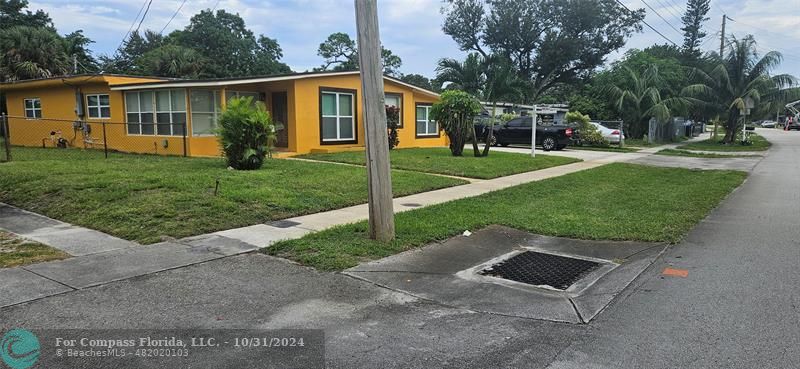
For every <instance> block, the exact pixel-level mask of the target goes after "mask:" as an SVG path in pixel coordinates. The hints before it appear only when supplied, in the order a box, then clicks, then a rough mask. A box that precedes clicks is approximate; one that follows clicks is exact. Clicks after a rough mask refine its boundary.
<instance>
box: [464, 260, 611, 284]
mask: <svg viewBox="0 0 800 369" xmlns="http://www.w3.org/2000/svg"><path fill="white" fill-rule="evenodd" d="M600 265H601V264H600V263H597V262H594V261H589V260H583V259H576V258H570V257H566V256H559V255H553V254H546V253H542V252H535V251H525V252H523V253H520V254H517V255H514V256H513V257H510V258H508V259H506V260H503V261H501V262H499V263H497V264H494V265H492V266H490V267H488V268H485V269H483V270H481V271H480V272H478V274H480V275H485V276H492V277H498V278H503V279H508V280H512V281H516V282H521V283H527V284H531V285H535V286H550V287H553V288H555V289H557V290H562V291H564V290H566V289H567V288H569V287H570V286H572V285H573V284H574V283H575V282H577V281H579V280H580V279H581V278H583V277H584V276H586V275H587V274H589V273H591V272H592V271H594V270H595V269H597V268H599V267H600Z"/></svg>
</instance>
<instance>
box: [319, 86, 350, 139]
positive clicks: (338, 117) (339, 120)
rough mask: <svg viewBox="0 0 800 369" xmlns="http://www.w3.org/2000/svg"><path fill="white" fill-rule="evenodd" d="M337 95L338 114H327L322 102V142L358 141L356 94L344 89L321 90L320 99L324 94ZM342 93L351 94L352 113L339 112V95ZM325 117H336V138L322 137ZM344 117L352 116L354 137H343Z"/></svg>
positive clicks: (320, 122) (320, 121) (320, 123)
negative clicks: (342, 113)
mask: <svg viewBox="0 0 800 369" xmlns="http://www.w3.org/2000/svg"><path fill="white" fill-rule="evenodd" d="M325 94H328V95H335V96H336V99H335V104H336V115H325V114H324V112H323V109H322V104H320V107H319V108H320V120H319V125H320V139H321V141H322V142H342V141H347V142H350V141H356V134H357V133H356V117H355V114H356V94H354V93H352V92H343V91H334V90H322V91H320V99H322V95H325ZM341 95H348V96H350V112H351V115H340V114H339V96H341ZM325 118H336V138H325V137H322V129H321V128H322V122H323V121H324V119H325ZM342 118H350V124H351V126H352V130H351V132H353V136H352V137H341V133H342V130H341V129H340V128H341V126H342Z"/></svg>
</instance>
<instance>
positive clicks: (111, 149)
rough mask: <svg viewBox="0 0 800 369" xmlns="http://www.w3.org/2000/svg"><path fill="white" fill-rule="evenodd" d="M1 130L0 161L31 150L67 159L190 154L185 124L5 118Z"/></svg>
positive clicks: (1, 120)
mask: <svg viewBox="0 0 800 369" xmlns="http://www.w3.org/2000/svg"><path fill="white" fill-rule="evenodd" d="M0 126H2V128H0V137H1V138H0V149H2V154H0V161H11V160H13V159H14V156H15V154H19V153H25V152H26V150H30V148H40V149H50V150H53V153H58V155H64V156H66V155H87V154H89V155H91V154H93V155H102V156H104V157H106V158H108V157H109V155H110V154H113V153H136V154H154V155H173V156H187V154H188V152H187V151H188V147H187V144H188V143H187V137H186V123H185V122H183V123H178V124H171V125H163V126H162V125H157V124H142V123H136V124H129V123H122V122H112V121H104V120H102V121H101V120H93V121H83V120H65V119H50V118H27V117H18V116H6V115H3V116H2V117H1V118H0ZM132 132H133V133H132ZM156 133H164V134H156Z"/></svg>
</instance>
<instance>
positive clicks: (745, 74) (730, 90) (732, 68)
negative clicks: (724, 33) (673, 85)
mask: <svg viewBox="0 0 800 369" xmlns="http://www.w3.org/2000/svg"><path fill="white" fill-rule="evenodd" d="M726 55H727V57H726V58H725V60H721V61H719V63H718V64H717V65H715V66H714V67H713V68H712V69H711V70H710V71H703V70H701V69H699V68H695V69H693V74H694V75H695V76H697V78H699V79H701V80H702V81H703V82H701V83H697V84H693V85H690V86H688V87H686V88H685V89H684V93H685V94H687V95H689V96H694V97H697V98H698V99H700V100H702V101H703V102H704V103H705V104H707V105H708V106H709V107H712V108H713V109H715V110H716V111H717V112H718V113H719V115H720V118H721V119H722V120H723V121H724V125H725V137H724V138H723V142H724V143H728V144H730V143H733V142H734V141H735V138H736V133H737V132H739V129H740V128H741V125H742V124H744V119H743V117H742V116H741V114H740V111H741V110H742V109H744V108H745V106H746V105H745V101H746V100H748V99H752V100H753V102H754V103H755V106H756V111H754V112H753V113H755V112H757V111H758V110H759V109H762V110H771V107H770V106H769V104H770V103H775V102H783V101H788V100H792V99H796V98H800V88H798V87H795V86H796V84H797V79H796V78H795V77H793V76H791V75H788V74H779V75H774V76H773V75H771V74H770V72H771V71H772V70H773V69H775V68H777V67H778V66H779V65H780V63H781V61H782V60H783V57H782V55H781V54H780V53H779V52H777V51H770V52H768V53H766V54H764V55H763V56H762V57H761V58H759V57H758V52H757V49H756V41H755V39H754V38H753V36H747V37H745V38H742V39H738V40H737V39H736V38H734V39H733V41H732V42H731V43H730V46H729V49H728V52H727V54H726Z"/></svg>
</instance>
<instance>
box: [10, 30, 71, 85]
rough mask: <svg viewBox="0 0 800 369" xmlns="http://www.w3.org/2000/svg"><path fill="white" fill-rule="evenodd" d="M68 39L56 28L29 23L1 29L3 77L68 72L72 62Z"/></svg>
mask: <svg viewBox="0 0 800 369" xmlns="http://www.w3.org/2000/svg"><path fill="white" fill-rule="evenodd" d="M66 47H67V45H66V43H65V42H64V39H63V38H62V37H61V36H59V35H58V34H57V33H56V32H55V31H53V30H50V29H46V28H35V27H27V26H17V27H12V28H9V29H6V30H3V31H0V80H3V81H15V80H21V79H34V78H47V77H52V76H60V75H66V74H67V73H69V72H70V70H71V63H70V60H69V57H68V55H67V53H66Z"/></svg>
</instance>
